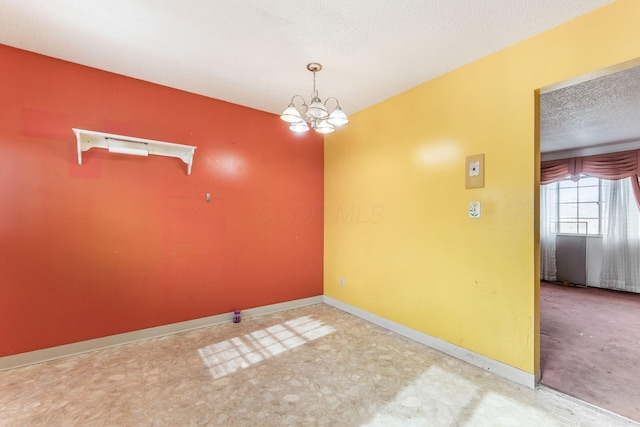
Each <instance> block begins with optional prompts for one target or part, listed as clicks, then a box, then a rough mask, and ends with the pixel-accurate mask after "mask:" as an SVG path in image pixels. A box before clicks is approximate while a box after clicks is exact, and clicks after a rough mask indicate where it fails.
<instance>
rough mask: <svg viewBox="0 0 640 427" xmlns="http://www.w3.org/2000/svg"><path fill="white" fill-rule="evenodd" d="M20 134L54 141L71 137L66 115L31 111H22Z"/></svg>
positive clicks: (71, 132)
mask: <svg viewBox="0 0 640 427" xmlns="http://www.w3.org/2000/svg"><path fill="white" fill-rule="evenodd" d="M20 133H21V134H22V135H25V136H31V137H36V138H43V139H52V140H55V141H60V140H62V141H66V140H68V139H69V137H70V136H73V131H72V130H71V126H70V125H69V120H68V118H67V116H66V115H64V114H56V113H52V112H50V111H43V110H31V109H25V110H22V117H21V127H20Z"/></svg>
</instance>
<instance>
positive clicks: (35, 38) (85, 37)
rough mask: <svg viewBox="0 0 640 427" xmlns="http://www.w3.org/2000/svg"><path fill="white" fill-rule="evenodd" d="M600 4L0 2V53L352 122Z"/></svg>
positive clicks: (526, 0)
mask: <svg viewBox="0 0 640 427" xmlns="http://www.w3.org/2000/svg"><path fill="white" fill-rule="evenodd" d="M609 2H610V0H562V1H558V0H517V1H514V0H482V1H478V0H455V1H454V0H402V1H395V2H392V1H382V0H349V1H344V0H322V1H306V0H254V1H250V0H46V1H45V0H0V43H2V44H6V45H10V46H14V47H18V48H22V49H26V50H30V51H33V52H38V53H42V54H45V55H49V56H53V57H56V58H61V59H65V60H68V61H72V62H76V63H80V64H84V65H88V66H92V67H95V68H99V69H103V70H107V71H112V72H115V73H119V74H123V75H126V76H131V77H136V78H139V79H143V80H147V81H150V82H154V83H159V84H163V85H166V86H171V87H175V88H178V89H182V90H186V91H190V92H194V93H198V94H202V95H205V96H209V97H213V98H217V99H222V100H226V101H229V102H233V103H237V104H241V105H245V106H249V107H253V108H256V109H259V110H264V111H269V112H273V113H280V112H281V111H282V110H283V109H284V107H286V105H287V104H288V102H289V99H290V98H291V96H292V95H294V94H301V95H304V96H305V97H308V95H309V94H310V92H311V85H312V79H311V77H312V76H311V74H310V73H309V72H308V71H307V70H306V64H307V63H309V62H312V61H316V62H320V63H321V64H322V65H323V66H324V69H323V71H322V72H321V73H320V74H318V89H319V92H320V96H321V97H322V98H323V99H324V98H327V97H329V96H335V97H337V98H339V99H340V103H341V104H342V107H343V109H344V110H345V111H346V112H347V113H353V112H356V111H359V110H361V109H363V108H366V107H368V106H371V105H373V104H376V103H378V102H380V101H382V100H384V99H386V98H389V97H390V96H393V95H396V94H398V93H401V92H403V91H405V90H407V89H410V88H412V87H415V86H417V85H419V84H421V83H423V82H425V81H428V80H430V79H432V78H435V77H437V76H439V75H442V74H444V73H446V72H448V71H450V70H453V69H455V68H457V67H459V66H461V65H464V64H466V63H469V62H471V61H473V60H475V59H478V58H481V57H483V56H486V55H488V54H490V53H492V52H495V51H498V50H500V49H502V48H505V47H507V46H509V45H512V44H514V43H516V42H518V41H521V40H523V39H526V38H529V37H531V36H533V35H535V34H537V33H540V32H542V31H544V30H547V29H549V28H552V27H554V26H556V25H559V24H561V23H563V22H565V21H567V20H570V19H572V18H574V17H577V16H579V15H581V14H584V13H586V12H588V11H590V10H592V9H595V8H597V7H600V6H602V5H604V4H606V3H609Z"/></svg>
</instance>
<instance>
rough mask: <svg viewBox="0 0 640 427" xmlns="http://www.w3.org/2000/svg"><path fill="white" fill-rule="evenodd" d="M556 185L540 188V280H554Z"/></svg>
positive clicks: (556, 212)
mask: <svg viewBox="0 0 640 427" xmlns="http://www.w3.org/2000/svg"><path fill="white" fill-rule="evenodd" d="M557 227H558V184H556V183H555V182H554V183H551V184H547V185H541V186H540V278H541V279H542V280H548V281H550V282H553V281H555V280H556V234H557Z"/></svg>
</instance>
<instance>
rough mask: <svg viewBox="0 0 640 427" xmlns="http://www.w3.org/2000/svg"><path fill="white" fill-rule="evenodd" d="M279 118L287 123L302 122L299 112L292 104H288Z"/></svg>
mask: <svg viewBox="0 0 640 427" xmlns="http://www.w3.org/2000/svg"><path fill="white" fill-rule="evenodd" d="M280 118H281V119H282V120H284V121H285V122H287V123H299V122H301V121H302V117H301V116H300V112H299V111H298V110H297V109H296V107H294V106H293V104H289V106H288V107H287V109H286V110H284V112H283V113H282V114H281V115H280Z"/></svg>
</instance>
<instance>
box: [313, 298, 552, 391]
mask: <svg viewBox="0 0 640 427" xmlns="http://www.w3.org/2000/svg"><path fill="white" fill-rule="evenodd" d="M324 302H325V303H326V304H329V305H331V306H333V307H336V308H338V309H340V310H342V311H346V312H347V313H351V314H353V315H354V316H358V317H360V318H362V319H364V320H367V321H369V322H371V323H374V324H376V325H378V326H381V327H383V328H385V329H389V330H390V331H392V332H395V333H397V334H400V335H404V336H405V337H407V338H410V339H412V340H414V341H417V342H419V343H422V344H425V345H427V346H429V347H431V348H433V349H435V350H438V351H441V352H443V353H445V354H448V355H450V356H453V357H455V358H457V359H460V360H463V361H465V362H467V363H470V364H472V365H475V366H477V367H479V368H482V369H485V370H487V371H490V372H493V373H494V374H497V375H499V376H501V377H503V378H506V379H508V380H510V381H513V382H515V383H518V384H520V385H523V386H525V387H528V388H531V389H535V388H536V387H537V386H538V383H539V382H540V372H539V371H538V372H536V373H535V374H530V373H528V372H525V371H523V370H521V369H518V368H514V367H513V366H510V365H507V364H505V363H502V362H498V361H497V360H494V359H491V358H489V357H487V356H483V355H481V354H478V353H474V352H473V351H471V350H467V349H466V348H463V347H460V346H457V345H454V344H451V343H449V342H446V341H443V340H441V339H439V338H436V337H432V336H431V335H427V334H425V333H423V332H419V331H416V330H415V329H411V328H409V327H407V326H404V325H401V324H399V323H396V322H393V321H391V320H388V319H385V318H384V317H380V316H378V315H375V314H372V313H369V312H368V311H365V310H362V309H360V308H357V307H354V306H352V305H349V304H347V303H344V302H342V301H339V300H337V299H334V298H331V297H328V296H326V295H325V296H324Z"/></svg>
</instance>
